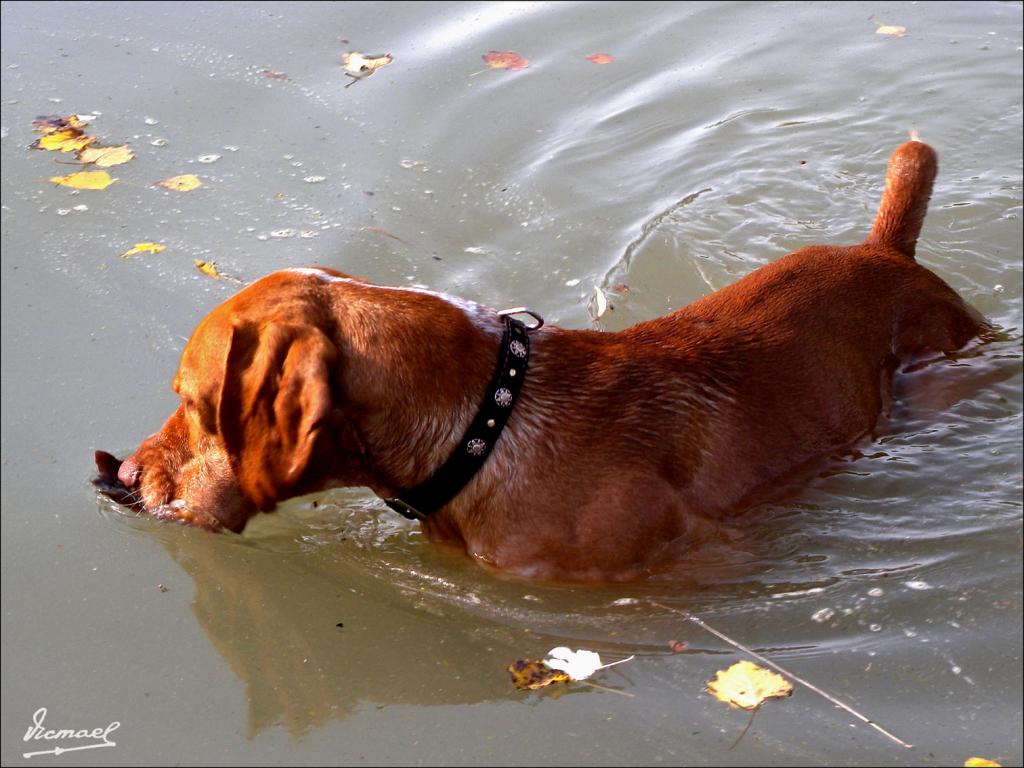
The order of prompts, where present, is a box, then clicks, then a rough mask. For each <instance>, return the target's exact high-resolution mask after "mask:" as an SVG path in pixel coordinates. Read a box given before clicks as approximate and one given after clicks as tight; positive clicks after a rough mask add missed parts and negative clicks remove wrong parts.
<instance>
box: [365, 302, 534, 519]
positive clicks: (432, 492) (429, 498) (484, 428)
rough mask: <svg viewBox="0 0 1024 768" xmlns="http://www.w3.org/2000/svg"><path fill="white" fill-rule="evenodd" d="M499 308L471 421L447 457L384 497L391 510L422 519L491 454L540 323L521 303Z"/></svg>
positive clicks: (452, 494)
mask: <svg viewBox="0 0 1024 768" xmlns="http://www.w3.org/2000/svg"><path fill="white" fill-rule="evenodd" d="M498 314H499V315H500V316H501V318H502V319H503V320H504V321H505V328H504V331H503V332H502V335H501V351H500V352H499V353H498V365H497V367H496V368H495V369H494V376H493V377H492V378H491V384H490V386H489V387H488V388H487V393H486V394H485V395H484V401H483V403H482V404H481V405H480V410H478V411H477V414H476V418H475V419H473V423H472V424H470V425H469V429H467V430H466V434H464V435H463V436H462V440H460V441H459V444H458V445H457V446H456V448H455V450H454V451H452V454H451V456H449V457H448V460H447V461H445V463H444V464H442V465H441V467H440V468H439V469H438V470H437V471H436V472H435V473H434V474H433V475H431V476H430V477H429V478H427V479H426V480H424V481H423V482H422V483H420V484H419V485H417V486H416V487H415V488H410V489H409V490H407V491H405V492H404V493H401V494H399V495H398V496H397V497H395V498H393V499H385V500H384V503H385V504H387V505H388V506H389V507H391V508H392V509H393V510H395V512H398V513H399V514H400V515H402V516H404V517H407V518H409V519H410V520H426V519H427V517H429V516H430V515H431V514H432V513H434V512H436V511H437V510H439V509H440V508H441V507H443V506H444V505H445V504H447V503H448V502H449V501H451V500H452V499H454V498H455V497H456V496H457V495H458V494H459V492H460V491H461V490H462V489H463V488H465V487H466V485H467V484H468V483H469V481H470V480H472V479H473V475H475V474H476V473H477V471H478V470H479V469H480V467H482V466H483V465H484V462H485V461H487V457H488V456H490V455H491V450H492V449H493V448H494V444H495V443H496V442H497V441H498V438H499V437H501V431H502V429H504V427H505V422H507V421H508V417H509V415H510V414H511V413H512V409H513V408H514V407H515V404H516V400H518V398H519V390H520V389H521V388H522V386H523V380H524V379H525V378H526V366H527V364H528V363H529V362H530V337H529V334H528V331H535V330H537V329H538V328H540V327H541V326H542V325H544V319H543V318H542V317H541V316H540V315H538V314H537V313H536V312H534V311H533V310H532V309H527V308H526V307H516V308H515V309H506V310H503V311H501V312H499V313H498ZM513 315H529V316H530V317H532V318H533V319H534V321H535V322H534V324H533V325H526V324H525V323H523V322H522V321H520V320H516V319H515V317H513Z"/></svg>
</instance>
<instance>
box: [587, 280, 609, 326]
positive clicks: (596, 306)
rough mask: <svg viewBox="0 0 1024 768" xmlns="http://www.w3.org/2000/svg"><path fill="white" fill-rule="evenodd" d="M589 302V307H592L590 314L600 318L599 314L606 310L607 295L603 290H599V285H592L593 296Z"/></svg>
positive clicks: (597, 318)
mask: <svg viewBox="0 0 1024 768" xmlns="http://www.w3.org/2000/svg"><path fill="white" fill-rule="evenodd" d="M590 302H591V307H592V308H593V309H592V314H593V315H594V319H595V320H600V319H601V315H603V314H604V313H605V312H606V311H607V310H608V297H606V296H605V295H604V291H602V290H601V287H600V286H597V285H595V286H594V297H593V298H592V299H591V300H590Z"/></svg>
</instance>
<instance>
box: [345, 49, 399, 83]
mask: <svg viewBox="0 0 1024 768" xmlns="http://www.w3.org/2000/svg"><path fill="white" fill-rule="evenodd" d="M392 61H394V57H392V55H391V54H390V53H378V54H366V53H359V51H346V52H345V53H343V54H342V56H341V66H342V67H344V69H345V74H346V75H348V76H349V77H354V78H356V79H357V80H361V79H362V78H364V77H369V76H370V75H372V74H373V73H374V72H376V71H377V70H378V69H380V68H381V67H385V66H387V65H388V64H390V63H391V62H392ZM349 85H352V83H349ZM346 87H347V86H346Z"/></svg>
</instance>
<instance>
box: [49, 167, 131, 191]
mask: <svg viewBox="0 0 1024 768" xmlns="http://www.w3.org/2000/svg"><path fill="white" fill-rule="evenodd" d="M50 181H52V182H53V183H54V184H60V185H61V186H62V187H71V188H72V189H106V188H107V187H109V186H110V185H111V184H113V183H114V182H115V181H117V179H112V178H110V174H109V173H107V172H106V171H79V172H78V173H72V174H70V175H69V176H53V177H51V178H50Z"/></svg>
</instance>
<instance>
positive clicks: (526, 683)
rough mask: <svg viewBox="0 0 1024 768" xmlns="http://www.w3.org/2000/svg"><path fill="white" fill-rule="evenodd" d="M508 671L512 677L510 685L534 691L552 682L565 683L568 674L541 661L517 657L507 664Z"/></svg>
mask: <svg viewBox="0 0 1024 768" xmlns="http://www.w3.org/2000/svg"><path fill="white" fill-rule="evenodd" d="M508 673H509V675H511V677H512V685H514V686H515V687H516V688H519V689H520V690H523V691H535V690H537V689H538V688H543V687H544V686H547V685H551V684H552V683H567V682H569V675H567V674H566V673H565V672H559V671H558V670H557V669H552V668H551V667H549V666H548V665H547V664H545V663H544V662H543V661H533V660H530V659H519V660H518V661H516V662H515V663H513V664H509V665H508Z"/></svg>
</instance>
